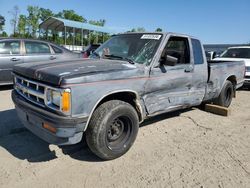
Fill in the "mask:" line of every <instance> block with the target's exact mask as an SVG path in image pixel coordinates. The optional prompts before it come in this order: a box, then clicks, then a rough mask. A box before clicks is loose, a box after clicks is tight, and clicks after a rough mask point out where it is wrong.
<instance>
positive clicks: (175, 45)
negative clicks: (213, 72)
mask: <svg viewBox="0 0 250 188" xmlns="http://www.w3.org/2000/svg"><path fill="white" fill-rule="evenodd" d="M166 55H168V56H171V57H174V58H177V59H178V62H177V65H180V64H190V53H189V43H188V39H187V38H184V37H170V38H169V40H168V43H167V45H166V46H165V48H164V50H163V54H162V57H163V56H166Z"/></svg>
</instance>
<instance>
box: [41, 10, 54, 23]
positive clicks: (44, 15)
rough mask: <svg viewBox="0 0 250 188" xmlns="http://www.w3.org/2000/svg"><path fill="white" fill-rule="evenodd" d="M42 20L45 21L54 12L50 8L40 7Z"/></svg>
mask: <svg viewBox="0 0 250 188" xmlns="http://www.w3.org/2000/svg"><path fill="white" fill-rule="evenodd" d="M39 11H40V20H41V21H42V22H43V21H45V20H46V19H48V18H49V17H51V16H54V13H53V12H52V11H51V10H50V9H45V8H40V9H39Z"/></svg>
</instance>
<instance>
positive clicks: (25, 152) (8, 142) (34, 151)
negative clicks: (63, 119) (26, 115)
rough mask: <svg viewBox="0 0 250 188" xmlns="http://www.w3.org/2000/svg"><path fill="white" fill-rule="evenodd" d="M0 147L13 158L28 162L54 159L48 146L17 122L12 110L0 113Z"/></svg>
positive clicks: (14, 112)
mask: <svg viewBox="0 0 250 188" xmlns="http://www.w3.org/2000/svg"><path fill="white" fill-rule="evenodd" d="M0 119H1V121H0V147H2V148H4V149H5V150H6V151H8V152H9V153H10V154H12V155H13V156H14V157H16V158H18V159H21V160H25V159H26V160H28V161H29V162H42V161H48V160H51V159H54V158H56V156H55V154H53V152H51V151H50V150H49V144H48V143H46V142H44V141H42V140H41V139H39V138H38V137H36V136H35V135H33V134H32V133H31V132H29V131H28V130H27V129H26V128H25V127H23V125H22V124H21V123H20V121H19V120H18V117H17V114H16V111H15V110H14V109H11V110H6V111H2V112H0Z"/></svg>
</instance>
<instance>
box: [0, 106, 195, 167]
mask: <svg viewBox="0 0 250 188" xmlns="http://www.w3.org/2000/svg"><path fill="white" fill-rule="evenodd" d="M190 110H192V109H191V108H190V109H186V110H180V111H176V112H172V113H166V114H162V115H158V116H155V117H152V118H149V119H147V120H146V121H144V122H143V123H142V124H141V125H140V127H144V126H148V125H153V123H156V122H160V121H163V120H165V119H167V118H174V117H177V116H179V115H180V114H181V113H183V112H186V111H190ZM0 120H1V121H0V147H2V148H4V149H5V150H6V151H8V152H9V153H10V154H11V155H12V156H14V157H16V158H18V159H20V160H27V161H28V162H33V163H35V162H44V161H50V160H53V159H56V158H57V155H56V152H58V151H54V150H52V151H51V149H50V147H49V144H48V143H46V142H45V141H43V140H41V139H40V138H38V137H37V136H35V135H34V134H33V133H31V132H30V131H28V130H27V129H26V128H25V127H23V125H22V124H21V123H20V121H19V120H18V117H17V115H16V111H15V110H14V109H11V110H6V111H2V112H0ZM56 150H59V151H60V150H61V151H62V153H64V154H66V155H69V156H70V157H71V158H73V159H76V160H81V161H88V162H103V160H101V159H100V158H98V157H97V156H95V155H94V154H93V153H92V152H91V151H90V150H89V149H88V147H87V144H86V142H85V140H84V139H83V140H82V141H81V142H80V143H79V144H75V145H72V146H60V147H59V148H57V149H56Z"/></svg>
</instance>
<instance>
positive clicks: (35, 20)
mask: <svg viewBox="0 0 250 188" xmlns="http://www.w3.org/2000/svg"><path fill="white" fill-rule="evenodd" d="M27 11H28V17H27V23H28V28H29V31H31V35H32V37H33V38H36V33H37V30H38V28H39V19H40V9H39V7H38V6H28V8H27Z"/></svg>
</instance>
